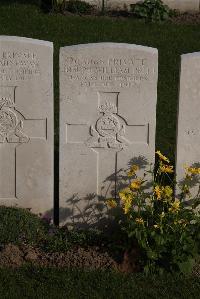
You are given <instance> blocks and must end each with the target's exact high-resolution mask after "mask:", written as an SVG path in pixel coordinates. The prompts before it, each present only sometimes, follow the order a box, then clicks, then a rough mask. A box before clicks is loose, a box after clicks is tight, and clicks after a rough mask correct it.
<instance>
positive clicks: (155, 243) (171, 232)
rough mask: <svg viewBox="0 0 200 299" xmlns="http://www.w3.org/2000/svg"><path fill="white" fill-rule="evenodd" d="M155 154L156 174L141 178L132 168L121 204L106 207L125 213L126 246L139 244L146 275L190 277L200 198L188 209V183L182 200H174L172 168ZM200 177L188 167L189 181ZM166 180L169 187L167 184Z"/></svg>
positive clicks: (197, 170) (199, 222)
mask: <svg viewBox="0 0 200 299" xmlns="http://www.w3.org/2000/svg"><path fill="white" fill-rule="evenodd" d="M156 153H157V156H158V162H157V164H156V167H155V170H154V169H151V167H150V170H149V171H146V172H145V173H144V176H142V177H139V176H138V175H137V172H138V171H139V166H138V165H132V167H131V168H130V170H129V172H128V174H127V175H128V186H127V187H126V188H124V189H122V190H121V191H120V192H119V201H116V200H114V199H109V200H108V201H107V205H108V206H109V207H111V208H117V209H118V208H121V209H122V211H123V216H124V219H123V220H121V226H122V230H123V231H124V233H125V235H126V236H127V238H128V240H129V243H128V244H127V246H128V247H129V249H130V246H131V244H133V243H134V240H135V239H136V240H137V243H138V245H139V247H140V250H141V260H140V263H141V265H142V267H143V269H144V272H145V273H146V274H149V273H159V274H161V273H163V272H166V271H167V272H172V273H174V272H182V273H189V272H191V270H192V268H193V265H194V263H195V259H196V258H197V256H198V250H199V225H200V214H199V211H198V210H197V209H196V208H197V206H198V204H199V198H198V197H196V198H195V199H194V200H193V203H192V204H191V206H188V205H186V201H185V199H186V198H187V197H189V196H190V192H189V185H188V184H187V183H185V184H184V185H183V188H182V196H181V198H179V199H178V198H175V197H174V191H173V188H174V184H175V183H174V181H173V180H172V179H171V177H170V175H171V174H173V172H174V170H173V166H172V165H170V164H169V160H168V158H167V157H165V156H164V155H162V154H161V153H160V151H157V152H156ZM147 174H151V176H152V185H151V189H150V187H149V186H148V188H147V184H148V181H147V180H146V177H147ZM199 174H200V168H195V167H186V178H187V180H193V179H194V177H195V176H197V175H199ZM166 177H167V179H168V181H169V182H170V183H169V184H168V185H166V184H164V181H166V180H165V178H166ZM149 190H150V191H149ZM151 190H152V191H151ZM126 249H127V248H126Z"/></svg>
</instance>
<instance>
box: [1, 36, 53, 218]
mask: <svg viewBox="0 0 200 299" xmlns="http://www.w3.org/2000/svg"><path fill="white" fill-rule="evenodd" d="M0 205H6V206H18V207H23V208H29V209H31V211H32V212H34V213H41V214H45V213H52V209H53V44H52V43H50V42H46V41H39V40H34V39H29V38H23V37H12V36H0Z"/></svg>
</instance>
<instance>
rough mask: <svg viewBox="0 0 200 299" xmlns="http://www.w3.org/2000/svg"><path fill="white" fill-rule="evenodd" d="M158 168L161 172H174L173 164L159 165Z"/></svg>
mask: <svg viewBox="0 0 200 299" xmlns="http://www.w3.org/2000/svg"><path fill="white" fill-rule="evenodd" d="M159 170H160V171H161V172H163V173H173V172H174V170H173V166H171V165H161V166H160V167H159Z"/></svg>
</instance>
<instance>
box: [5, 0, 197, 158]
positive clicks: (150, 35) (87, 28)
mask: <svg viewBox="0 0 200 299" xmlns="http://www.w3.org/2000/svg"><path fill="white" fill-rule="evenodd" d="M11 2H12V1H11ZM7 3H9V1H7ZM0 24H1V26H0V34H1V35H17V36H25V37H30V38H36V39H43V40H49V41H52V42H53V43H54V46H55V59H54V65H55V68H54V70H55V122H56V145H57V144H58V103H59V101H58V53H59V48H60V47H61V46H65V45H73V44H80V43H95V42H120V43H134V44H140V45H145V46H150V47H156V48H158V50H159V82H158V106H157V137H156V147H157V148H158V149H160V150H162V151H163V152H164V153H165V154H167V155H168V156H169V157H170V158H171V159H172V160H174V153H175V138H176V114H177V99H178V80H179V65H180V55H181V54H183V53H189V52H194V51H200V30H199V29H200V25H175V24H170V23H165V24H145V23H144V22H143V21H138V20H134V19H131V18H129V19H122V18H108V17H86V16H63V15H52V14H45V13H43V12H42V11H41V10H40V9H39V8H38V7H37V6H34V5H23V4H16V5H14V4H10V5H3V4H1V6H0Z"/></svg>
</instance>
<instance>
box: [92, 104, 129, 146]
mask: <svg viewBox="0 0 200 299" xmlns="http://www.w3.org/2000/svg"><path fill="white" fill-rule="evenodd" d="M98 111H99V112H100V113H102V114H103V115H102V116H101V117H100V118H99V119H98V120H97V121H96V124H95V125H91V127H90V134H91V135H92V137H90V138H89V139H88V141H87V145H88V146H89V147H93V148H113V149H123V148H124V147H125V146H126V145H127V141H126V140H125V138H124V135H125V121H124V120H123V119H122V118H121V117H120V116H118V115H117V106H116V105H115V104H113V103H111V102H108V101H107V102H105V103H104V104H102V105H101V106H100V107H99V108H98Z"/></svg>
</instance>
